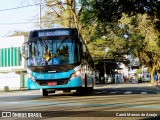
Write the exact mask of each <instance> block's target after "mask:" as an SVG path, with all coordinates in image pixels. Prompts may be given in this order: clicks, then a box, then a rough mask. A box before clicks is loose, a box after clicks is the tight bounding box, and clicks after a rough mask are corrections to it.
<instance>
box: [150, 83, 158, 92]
mask: <svg viewBox="0 0 160 120" xmlns="http://www.w3.org/2000/svg"><path fill="white" fill-rule="evenodd" d="M148 86H151V87H154V88H155V89H156V90H157V92H158V93H159V94H160V85H158V86H156V85H153V84H148Z"/></svg>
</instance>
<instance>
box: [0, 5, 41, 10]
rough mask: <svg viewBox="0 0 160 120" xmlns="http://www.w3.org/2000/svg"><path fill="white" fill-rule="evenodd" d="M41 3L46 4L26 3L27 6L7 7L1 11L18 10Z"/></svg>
mask: <svg viewBox="0 0 160 120" xmlns="http://www.w3.org/2000/svg"><path fill="white" fill-rule="evenodd" d="M41 4H44V3H37V4H33V5H26V6H21V7H15V8H7V9H3V10H0V12H3V11H8V10H16V9H20V8H25V7H31V6H36V5H41Z"/></svg>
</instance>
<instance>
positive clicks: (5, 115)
mask: <svg viewBox="0 0 160 120" xmlns="http://www.w3.org/2000/svg"><path fill="white" fill-rule="evenodd" d="M0 94H1V96H0V111H1V113H0V117H1V118H0V119H7V120H12V119H15V120H16V119H27V120H28V119H35V120H39V119H43V120H52V119H54V120H60V119H63V120H68V119H74V120H81V119H87V120H88V119H89V120H91V119H94V120H97V119H98V120H99V119H100V120H102V119H103V120H105V119H108V120H110V119H111V120H112V119H113V120H117V119H118V120H125V119H127V120H128V119H129V120H132V119H134V120H139V119H143V120H152V119H157V120H158V119H160V89H157V88H155V87H153V86H149V85H148V84H119V85H117V84H116V85H99V86H97V87H96V88H95V90H94V92H93V93H90V94H86V95H79V94H77V93H76V92H75V91H72V93H68V94H63V93H62V92H56V94H49V96H47V97H43V96H42V95H41V92H40V91H39V90H33V91H12V92H0Z"/></svg>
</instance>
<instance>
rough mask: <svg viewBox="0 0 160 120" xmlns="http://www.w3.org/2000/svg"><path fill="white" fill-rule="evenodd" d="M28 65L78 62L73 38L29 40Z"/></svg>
mask: <svg viewBox="0 0 160 120" xmlns="http://www.w3.org/2000/svg"><path fill="white" fill-rule="evenodd" d="M29 56H30V58H29V60H28V65H29V66H45V65H51V66H52V65H63V64H74V63H78V62H80V53H79V45H78V44H77V43H75V40H68V39H67V40H39V41H33V42H30V45H29Z"/></svg>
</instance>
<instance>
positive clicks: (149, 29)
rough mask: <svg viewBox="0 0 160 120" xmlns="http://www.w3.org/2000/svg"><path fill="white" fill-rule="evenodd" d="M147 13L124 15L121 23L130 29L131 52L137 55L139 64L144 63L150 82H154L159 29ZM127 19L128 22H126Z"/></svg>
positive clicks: (157, 65) (157, 56)
mask: <svg viewBox="0 0 160 120" xmlns="http://www.w3.org/2000/svg"><path fill="white" fill-rule="evenodd" d="M156 20H157V19H152V20H151V19H150V16H148V15H147V14H143V15H142V14H138V15H136V16H132V17H128V16H126V15H124V16H123V17H122V19H121V20H120V22H121V24H123V25H127V26H128V31H130V35H131V36H130V39H129V40H128V42H129V46H128V47H129V48H130V50H131V53H132V54H133V55H135V56H137V57H138V58H139V60H140V62H141V65H146V66H147V67H148V69H149V72H150V74H151V83H153V82H154V78H153V76H154V73H155V70H158V69H159V67H160V61H159V59H160V53H159V50H160V46H159V45H158V42H159V31H158V30H157V29H156V28H155V24H154V23H155V21H156ZM126 21H128V22H126Z"/></svg>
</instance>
